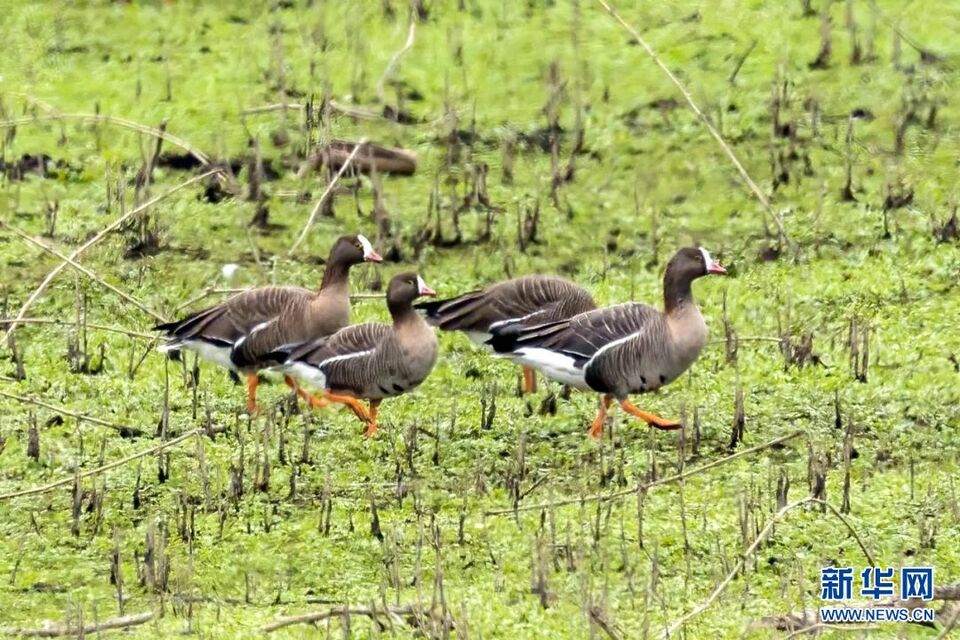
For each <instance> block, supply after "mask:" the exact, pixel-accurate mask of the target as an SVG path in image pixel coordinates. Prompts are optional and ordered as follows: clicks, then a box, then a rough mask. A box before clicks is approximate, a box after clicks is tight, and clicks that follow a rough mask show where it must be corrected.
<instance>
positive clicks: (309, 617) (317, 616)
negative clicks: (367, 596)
mask: <svg viewBox="0 0 960 640" xmlns="http://www.w3.org/2000/svg"><path fill="white" fill-rule="evenodd" d="M418 613H419V610H418V609H417V608H416V607H414V606H413V605H407V606H403V607H380V608H377V609H373V608H370V607H334V608H333V609H328V610H326V611H316V612H314V613H305V614H302V615H298V616H287V617H285V618H279V619H277V620H275V621H273V622H271V623H270V624H268V625H266V626H264V627H263V628H261V629H260V631H261V632H263V633H270V632H272V631H276V630H278V629H283V628H284V627H289V626H291V625H295V624H313V623H315V622H319V621H320V620H328V619H330V618H346V617H349V616H368V617H370V618H372V619H373V620H374V622H379V620H378V617H379V615H380V614H383V616H384V617H387V618H390V620H391V622H396V623H399V624H404V622H403V618H401V617H400V616H412V615H418Z"/></svg>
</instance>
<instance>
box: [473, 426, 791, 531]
mask: <svg viewBox="0 0 960 640" xmlns="http://www.w3.org/2000/svg"><path fill="white" fill-rule="evenodd" d="M805 433H806V432H805V431H794V432H793V433H790V434H787V435H785V436H781V437H779V438H776V439H774V440H771V441H770V442H767V443H765V444H761V445H757V446H756V447H751V448H750V449H744V450H743V451H739V452H737V453H734V454H732V455H729V456H726V457H724V458H720V459H719V460H714V461H713V462H711V463H709V464H705V465H701V466H699V467H696V468H694V469H691V470H689V471H684V472H683V473H678V474H676V475H673V476H669V477H667V478H660V479H658V480H653V481H651V482H640V483H638V484H637V486H636V487H634V488H632V489H621V490H619V491H614V492H612V493H598V494H595V495H592V496H583V497H580V498H566V499H564V500H556V501H554V502H541V503H539V504H528V505H523V506H522V507H521V506H518V507H516V508H511V509H497V510H495V511H485V512H484V513H483V515H485V516H500V515H506V514H511V513H516V512H518V511H533V510H535V509H547V508H552V507H560V506H564V505H571V504H581V503H585V502H595V501H600V502H603V501H606V500H612V499H614V498H620V497H623V496H628V495H631V494H636V493H639V492H646V491H647V490H649V489H651V488H653V487H659V486H663V485H667V484H673V483H675V482H679V481H681V480H686V479H687V478H689V477H691V476H695V475H698V474H701V473H703V472H705V471H708V470H710V469H713V468H714V467H719V466H721V465H724V464H726V463H728V462H732V461H734V460H736V459H737V458H742V457H744V456H747V455H750V454H752V453H756V452H758V451H762V450H764V449H768V448H770V447H774V446H776V445H778V444H781V443H784V442H786V441H788V440H792V439H794V438H798V437H800V436H802V435H804V434H805Z"/></svg>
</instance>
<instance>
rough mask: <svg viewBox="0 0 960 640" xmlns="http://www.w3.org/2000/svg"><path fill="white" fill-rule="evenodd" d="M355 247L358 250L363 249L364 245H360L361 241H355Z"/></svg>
mask: <svg viewBox="0 0 960 640" xmlns="http://www.w3.org/2000/svg"><path fill="white" fill-rule="evenodd" d="M353 246H355V247H356V248H357V249H363V245H362V244H360V241H359V240H354V241H353Z"/></svg>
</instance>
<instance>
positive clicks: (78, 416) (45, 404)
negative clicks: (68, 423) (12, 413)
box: [0, 391, 143, 434]
mask: <svg viewBox="0 0 960 640" xmlns="http://www.w3.org/2000/svg"><path fill="white" fill-rule="evenodd" d="M0 396H2V397H4V398H9V399H10V400H16V401H17V402H22V403H24V404H32V405H36V406H38V407H43V408H44V409H50V410H51V411H55V412H57V413H62V414H63V415H65V416H70V417H71V418H76V419H77V420H82V421H84V422H89V423H91V424H99V425H100V426H103V427H110V428H111V429H116V430H118V431H126V432H128V433H137V434H143V432H142V431H141V430H140V429H136V428H134V427H128V426H127V425H123V424H117V423H115V422H108V421H106V420H101V419H100V418H96V417H94V416H88V415H86V414H83V413H77V412H76V411H71V410H70V409H67V408H66V407H59V406H57V405H55V404H50V403H48V402H44V401H43V400H37V399H36V398H29V397H27V396H18V395H16V394H15V393H7V392H6V391H0Z"/></svg>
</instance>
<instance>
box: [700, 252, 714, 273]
mask: <svg viewBox="0 0 960 640" xmlns="http://www.w3.org/2000/svg"><path fill="white" fill-rule="evenodd" d="M700 253H702V254H703V264H704V268H705V269H706V270H707V271H710V267H711V266H712V265H713V259H712V258H711V257H710V252H708V251H707V250H706V249H704V248H703V247H700Z"/></svg>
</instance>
